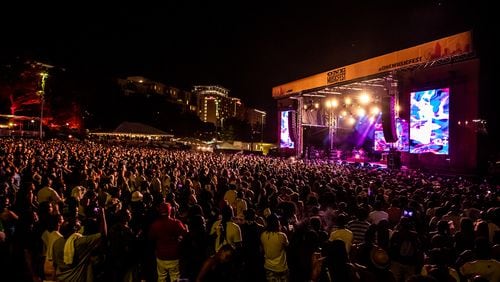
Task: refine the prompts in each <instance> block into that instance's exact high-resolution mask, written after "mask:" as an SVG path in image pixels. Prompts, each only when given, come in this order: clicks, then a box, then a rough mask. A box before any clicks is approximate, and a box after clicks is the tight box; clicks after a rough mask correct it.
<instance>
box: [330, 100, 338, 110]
mask: <svg viewBox="0 0 500 282" xmlns="http://www.w3.org/2000/svg"><path fill="white" fill-rule="evenodd" d="M330 106H332V108H336V107H338V106H339V101H337V99H332V100H330Z"/></svg>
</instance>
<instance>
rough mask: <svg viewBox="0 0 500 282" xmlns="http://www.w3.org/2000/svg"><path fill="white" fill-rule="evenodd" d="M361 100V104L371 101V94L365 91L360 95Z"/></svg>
mask: <svg viewBox="0 0 500 282" xmlns="http://www.w3.org/2000/svg"><path fill="white" fill-rule="evenodd" d="M359 102H360V103H361V104H368V103H370V95H368V94H366V93H363V94H361V95H360V96H359Z"/></svg>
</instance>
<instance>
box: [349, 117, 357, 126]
mask: <svg viewBox="0 0 500 282" xmlns="http://www.w3.org/2000/svg"><path fill="white" fill-rule="evenodd" d="M348 122H349V124H350V125H353V124H355V123H356V119H355V118H353V117H350V118H349V119H348Z"/></svg>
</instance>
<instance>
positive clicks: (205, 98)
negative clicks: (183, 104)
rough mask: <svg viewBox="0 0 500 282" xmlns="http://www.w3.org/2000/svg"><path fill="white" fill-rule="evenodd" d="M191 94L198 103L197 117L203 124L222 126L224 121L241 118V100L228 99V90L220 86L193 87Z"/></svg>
mask: <svg viewBox="0 0 500 282" xmlns="http://www.w3.org/2000/svg"><path fill="white" fill-rule="evenodd" d="M193 93H194V94H195V95H196V97H197V101H198V103H197V104H198V116H199V117H200V119H201V120H202V121H204V122H210V123H213V124H215V125H216V126H223V123H224V120H225V119H228V118H242V117H243V110H242V109H243V104H242V103H241V100H240V99H239V98H234V97H229V90H228V89H226V88H224V87H222V86H217V85H210V86H194V87H193Z"/></svg>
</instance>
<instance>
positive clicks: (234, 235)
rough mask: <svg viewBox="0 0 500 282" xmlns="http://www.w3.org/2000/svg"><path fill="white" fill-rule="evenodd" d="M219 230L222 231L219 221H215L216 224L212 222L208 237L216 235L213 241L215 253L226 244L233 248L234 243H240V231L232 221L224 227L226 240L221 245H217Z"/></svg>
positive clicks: (220, 233)
mask: <svg viewBox="0 0 500 282" xmlns="http://www.w3.org/2000/svg"><path fill="white" fill-rule="evenodd" d="M221 229H222V228H221V220H217V221H216V222H214V224H213V225H212V228H211V229H210V235H212V234H217V238H216V239H215V251H216V252H217V251H218V250H219V249H220V248H221V247H222V246H224V245H226V244H231V245H232V246H233V247H234V245H235V244H236V243H239V242H241V229H240V227H239V226H238V225H237V224H236V223H234V222H232V221H228V222H226V226H225V231H226V234H225V235H226V238H225V239H224V241H223V242H222V244H220V243H219V241H220V236H221V235H222V232H221Z"/></svg>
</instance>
